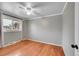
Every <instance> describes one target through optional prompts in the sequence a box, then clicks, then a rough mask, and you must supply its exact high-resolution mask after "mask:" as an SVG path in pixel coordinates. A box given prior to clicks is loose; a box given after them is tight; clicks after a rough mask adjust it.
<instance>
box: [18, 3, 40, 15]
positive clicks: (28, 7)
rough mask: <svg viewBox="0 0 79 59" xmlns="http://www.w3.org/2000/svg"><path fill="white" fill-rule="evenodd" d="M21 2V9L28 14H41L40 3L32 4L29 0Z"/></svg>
mask: <svg viewBox="0 0 79 59" xmlns="http://www.w3.org/2000/svg"><path fill="white" fill-rule="evenodd" d="M19 3H20V7H19V8H21V9H23V10H24V11H25V12H26V14H27V15H35V16H36V15H38V14H39V15H40V11H39V9H38V8H37V7H39V6H38V5H35V6H32V4H31V3H29V2H27V3H25V2H19Z"/></svg>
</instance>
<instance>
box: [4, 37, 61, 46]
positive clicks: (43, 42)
mask: <svg viewBox="0 0 79 59" xmlns="http://www.w3.org/2000/svg"><path fill="white" fill-rule="evenodd" d="M23 40H31V41H36V42H41V43H45V44H50V45H55V46H60V47H62V45H59V44H54V43H48V42H44V41H39V40H32V39H23ZM20 41H22V40H17V41H13V42H10V43H8V44H6V45H3V47H6V46H9V45H12V44H15V43H17V42H20Z"/></svg>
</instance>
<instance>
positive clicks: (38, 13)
mask: <svg viewBox="0 0 79 59" xmlns="http://www.w3.org/2000/svg"><path fill="white" fill-rule="evenodd" d="M33 13H34V14H36V15H37V16H38V15H39V16H42V14H40V12H37V11H33Z"/></svg>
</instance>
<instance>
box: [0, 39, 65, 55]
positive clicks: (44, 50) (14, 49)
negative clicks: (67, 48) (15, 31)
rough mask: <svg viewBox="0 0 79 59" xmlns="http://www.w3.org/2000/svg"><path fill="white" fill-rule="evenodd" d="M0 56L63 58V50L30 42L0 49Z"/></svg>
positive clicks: (25, 41)
mask: <svg viewBox="0 0 79 59" xmlns="http://www.w3.org/2000/svg"><path fill="white" fill-rule="evenodd" d="M0 56H64V52H63V48H62V47H60V46H55V45H49V44H45V43H41V42H35V41H31V40H23V41H20V42H17V43H16V44H13V45H10V46H7V47H4V48H0Z"/></svg>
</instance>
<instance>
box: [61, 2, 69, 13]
mask: <svg viewBox="0 0 79 59" xmlns="http://www.w3.org/2000/svg"><path fill="white" fill-rule="evenodd" d="M67 4H68V2H66V3H65V5H64V7H63V10H62V11H61V13H62V14H63V13H64V11H65V9H66V7H67Z"/></svg>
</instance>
